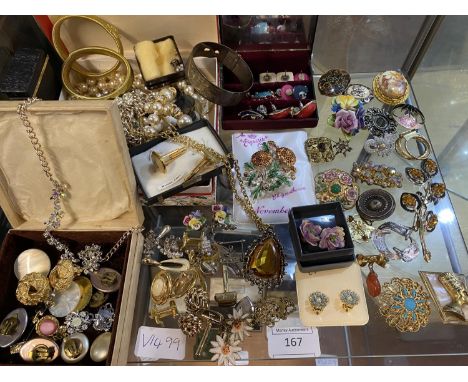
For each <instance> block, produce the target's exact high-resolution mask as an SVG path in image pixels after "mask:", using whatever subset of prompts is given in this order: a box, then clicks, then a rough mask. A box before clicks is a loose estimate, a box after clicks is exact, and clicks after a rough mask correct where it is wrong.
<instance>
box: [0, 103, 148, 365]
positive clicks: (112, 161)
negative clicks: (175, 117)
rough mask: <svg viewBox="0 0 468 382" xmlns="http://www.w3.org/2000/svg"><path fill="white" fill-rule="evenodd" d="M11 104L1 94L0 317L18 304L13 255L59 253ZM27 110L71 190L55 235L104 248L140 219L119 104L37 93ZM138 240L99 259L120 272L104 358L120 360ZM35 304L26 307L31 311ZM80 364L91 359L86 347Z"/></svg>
mask: <svg viewBox="0 0 468 382" xmlns="http://www.w3.org/2000/svg"><path fill="white" fill-rule="evenodd" d="M17 106H18V102H10V101H8V102H0V206H1V208H2V209H3V211H4V212H5V214H6V216H7V218H8V220H9V222H10V224H11V226H12V227H13V229H11V230H10V231H9V232H8V234H7V236H6V238H5V240H4V242H3V245H2V248H1V251H0V269H2V272H3V273H2V277H1V280H0V317H1V319H3V317H5V316H6V315H7V313H8V312H10V311H12V310H13V309H15V308H19V307H22V305H21V304H20V303H19V302H18V301H17V300H16V297H15V290H16V287H17V284H18V280H17V278H16V276H15V274H14V272H13V264H14V262H15V259H16V257H17V256H18V255H19V254H20V253H21V252H22V251H24V250H26V249H30V248H38V249H41V250H43V251H45V252H46V253H47V254H48V255H49V257H50V259H51V263H52V266H54V265H55V264H56V263H57V261H58V259H59V257H60V253H59V252H58V251H57V250H56V249H55V247H52V246H50V245H48V244H47V243H46V241H45V239H44V237H43V235H42V234H43V229H44V222H45V221H47V219H48V217H49V215H50V213H51V212H52V210H53V205H52V201H51V200H50V196H51V183H50V182H49V180H48V179H47V178H46V176H45V175H44V173H43V172H42V168H41V164H40V162H39V159H38V157H37V155H36V152H35V151H34V149H33V147H32V144H31V142H30V140H29V138H28V135H27V133H26V128H25V127H24V126H23V124H22V122H21V121H20V119H19V116H18V114H17V112H16V108H17ZM28 116H29V119H30V122H31V124H32V126H33V128H34V129H35V131H36V134H37V137H38V139H39V141H40V143H41V144H42V147H43V150H44V153H45V156H46V158H47V160H48V162H49V165H50V167H51V169H52V173H53V176H54V177H55V178H56V179H58V180H59V181H60V182H62V183H66V184H68V185H69V186H70V188H69V192H70V197H69V198H66V199H64V203H63V207H64V211H65V216H64V218H63V220H62V226H61V227H60V230H59V231H57V232H55V235H56V236H57V237H58V238H60V239H62V240H63V241H64V242H66V243H67V244H68V245H69V247H70V250H71V251H72V252H74V253H77V252H78V251H80V250H82V249H84V246H85V245H90V244H93V243H95V244H98V245H101V247H102V250H103V252H104V253H107V251H108V250H109V249H110V248H112V246H113V245H114V244H115V243H116V242H117V241H118V239H119V238H120V237H121V236H122V234H123V233H124V232H125V231H127V230H128V229H130V228H131V227H136V226H141V225H142V223H143V219H144V218H143V212H142V209H141V206H140V204H139V201H138V197H137V192H136V181H135V177H134V173H133V169H132V165H131V162H130V156H129V153H128V149H127V145H126V142H125V137H124V134H123V130H122V126H121V121H120V116H119V111H118V109H117V105H116V104H114V103H113V102H112V101H92V102H90V101H67V102H61V101H40V102H36V103H34V104H33V105H32V106H30V108H29V112H28ZM142 247H143V236H142V235H141V234H135V233H134V234H132V235H131V237H129V238H128V239H127V240H126V241H125V242H124V244H123V245H122V246H120V248H119V249H118V250H117V252H116V253H115V254H114V255H113V256H112V257H111V259H110V260H109V261H108V262H105V263H103V264H102V266H103V267H109V268H112V269H115V270H117V271H118V272H119V273H120V274H121V276H122V279H121V280H122V281H121V284H120V288H119V290H118V291H117V292H115V293H111V294H109V299H108V302H110V303H112V305H113V307H114V309H115V321H114V323H113V327H112V329H111V333H112V336H111V346H110V351H109V355H108V357H107V360H105V361H104V362H102V364H104V363H105V364H108V365H110V364H119V362H118V358H119V353H120V349H121V341H122V338H123V336H124V329H125V327H126V326H128V325H126V316H125V314H124V313H122V312H126V311H127V304H129V303H130V302H131V301H134V300H135V296H136V288H132V287H131V276H132V275H133V274H138V272H139V265H140V261H141V253H142ZM135 268H137V270H135ZM34 308H35V307H26V309H27V311H28V315H29V317H30V318H32V316H33V314H34V312H35V310H34ZM86 310H92V309H88V308H86ZM93 312H94V310H93ZM61 323H62V322H61ZM28 330H29V329H28ZM26 333H28V332H26ZM86 334H87V335H88V336H89V340H90V343H92V341H93V340H94V338H95V337H96V336H97V334H96V332H95V331H94V332H93V333H91V332H90V333H89V334H88V333H86ZM34 336H35V333H34ZM0 359H1V360H2V363H6V364H22V363H24V362H23V361H22V359H21V358H20V357H19V356H18V355H10V354H9V349H8V348H0ZM55 364H63V361H61V359H60V357H58V358H57V359H56V360H55V361H53V363H52V365H55ZM79 364H84V365H91V364H93V365H95V364H96V363H94V362H92V361H91V359H90V358H89V355H87V356H86V357H85V358H84V359H83V360H82V361H80V362H79V363H78V365H79Z"/></svg>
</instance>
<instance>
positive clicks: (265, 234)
mask: <svg viewBox="0 0 468 382" xmlns="http://www.w3.org/2000/svg"><path fill="white" fill-rule="evenodd" d="M159 136H160V137H161V138H165V139H168V140H172V141H173V142H176V143H180V144H182V145H184V146H186V147H188V148H191V149H194V150H197V151H198V152H201V153H202V154H203V155H204V156H205V157H206V159H207V160H209V161H210V162H211V163H222V164H223V166H224V171H225V173H226V176H227V178H228V180H229V185H230V186H231V189H232V192H233V194H234V197H235V198H236V200H237V201H238V202H239V204H240V206H241V207H242V209H243V210H244V211H245V212H246V213H247V215H249V217H250V218H251V219H252V221H253V222H254V223H255V225H256V227H257V229H258V230H259V231H260V232H261V233H262V236H261V237H260V238H259V239H257V240H255V241H254V242H253V243H252V244H251V245H250V246H249V248H248V249H247V252H246V255H245V258H244V278H245V279H246V280H248V281H250V282H251V283H252V284H255V285H258V287H259V288H260V289H263V288H272V287H277V286H279V285H280V284H281V282H282V281H283V276H284V268H285V266H286V262H285V260H284V252H283V246H282V245H281V243H280V242H279V240H278V238H277V237H276V234H275V232H274V230H273V228H272V226H270V225H269V224H265V223H264V222H263V221H262V219H261V218H260V216H258V215H257V213H256V212H255V209H254V208H253V206H252V203H251V202H250V199H249V197H248V195H247V191H246V188H245V185H244V182H243V179H242V176H241V172H240V168H239V163H238V162H237V160H236V159H235V158H234V157H233V156H232V154H228V155H226V156H223V155H221V154H219V153H217V152H216V151H215V150H213V149H212V148H210V147H207V146H205V145H204V144H201V143H198V142H197V141H195V140H193V139H192V138H190V137H187V136H183V135H180V134H179V132H178V131H177V130H176V129H175V127H173V126H169V127H168V128H167V129H166V130H164V131H163V132H161V133H160V134H159ZM232 170H234V172H235V174H236V177H237V180H238V182H239V186H240V189H241V192H242V195H241V194H239V192H238V190H237V188H236V180H235V178H234V175H233V171H232Z"/></svg>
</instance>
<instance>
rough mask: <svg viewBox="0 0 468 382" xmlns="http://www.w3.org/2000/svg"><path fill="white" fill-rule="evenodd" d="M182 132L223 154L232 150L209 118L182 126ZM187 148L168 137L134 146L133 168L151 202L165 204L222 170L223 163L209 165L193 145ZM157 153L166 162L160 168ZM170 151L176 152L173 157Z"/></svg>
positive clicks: (161, 160)
mask: <svg viewBox="0 0 468 382" xmlns="http://www.w3.org/2000/svg"><path fill="white" fill-rule="evenodd" d="M178 132H179V134H180V135H184V136H188V137H190V138H192V139H193V140H195V141H196V142H198V143H202V144H204V145H205V146H207V147H209V148H210V149H213V150H215V151H216V152H217V153H219V154H220V155H222V156H225V155H227V154H228V152H229V151H228V149H227V148H226V146H225V145H224V143H223V142H222V140H221V138H220V137H219V135H218V133H217V132H216V131H215V130H214V129H213V126H211V124H210V122H208V121H207V120H206V119H201V120H199V121H196V122H194V123H192V124H191V125H188V126H185V127H183V128H180V129H178ZM183 147H184V146H182V145H181V144H178V143H175V142H169V141H167V140H166V139H164V138H157V139H153V140H151V141H149V142H146V143H144V144H142V145H139V146H136V147H133V148H130V156H131V160H132V165H133V170H134V172H135V175H136V179H137V182H138V185H139V186H140V189H141V191H142V192H143V195H144V197H145V199H146V202H147V203H148V204H149V205H151V204H154V203H161V202H162V201H163V200H164V199H165V198H167V197H169V196H172V195H175V194H178V193H180V192H183V191H185V190H186V189H188V188H190V187H194V186H198V185H201V184H204V183H206V182H207V181H209V180H210V179H211V178H213V177H215V176H217V175H219V174H220V173H221V172H222V170H223V163H216V165H214V164H209V163H208V162H207V161H206V159H205V160H204V155H203V154H202V153H200V152H198V151H197V150H194V149H190V148H189V149H187V150H186V151H185V152H181V151H180V149H181V148H183ZM153 153H156V154H157V155H158V158H159V159H160V161H159V163H160V162H163V163H164V164H162V165H161V166H159V167H156V166H155V164H154V161H153V160H152V155H153ZM167 154H171V155H173V154H175V155H173V157H172V158H171V156H170V155H167ZM161 167H163V168H161ZM164 170H165V171H164Z"/></svg>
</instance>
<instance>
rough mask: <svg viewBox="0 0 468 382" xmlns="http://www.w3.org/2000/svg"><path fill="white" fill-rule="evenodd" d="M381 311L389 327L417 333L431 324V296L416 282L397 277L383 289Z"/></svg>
mask: <svg viewBox="0 0 468 382" xmlns="http://www.w3.org/2000/svg"><path fill="white" fill-rule="evenodd" d="M379 310H380V313H381V314H382V315H383V316H384V317H385V320H386V321H387V324H388V325H389V326H391V327H394V328H396V329H398V330H399V331H400V332H417V331H419V329H421V328H423V327H425V326H426V325H427V324H428V322H429V315H430V314H431V308H430V306H429V295H428V294H427V293H426V292H425V291H424V288H423V287H422V286H421V285H420V284H418V283H417V282H416V281H413V280H411V279H406V278H397V277H395V278H393V279H392V280H391V281H390V282H389V283H385V284H384V286H383V288H382V294H381V297H380V309H379Z"/></svg>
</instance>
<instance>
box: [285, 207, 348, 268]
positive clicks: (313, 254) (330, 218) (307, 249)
mask: <svg viewBox="0 0 468 382" xmlns="http://www.w3.org/2000/svg"><path fill="white" fill-rule="evenodd" d="M305 219H306V220H310V221H311V222H313V223H314V224H317V225H320V226H321V227H322V228H331V227H334V226H339V227H342V228H343V229H344V232H345V246H344V248H340V249H335V250H326V249H321V248H319V246H316V247H314V246H312V245H310V244H308V243H307V242H305V241H304V240H303V239H302V235H301V231H300V226H301V223H302V221H303V220H305ZM289 231H290V234H291V238H292V244H293V247H294V252H295V254H296V260H297V264H298V266H299V269H300V270H301V271H303V272H311V271H318V270H326V269H333V268H341V267H346V266H348V265H349V262H352V261H354V259H355V256H354V244H353V241H352V239H351V233H350V232H349V228H348V224H347V223H346V218H345V215H344V213H343V209H342V207H341V204H340V203H339V202H334V203H327V204H314V205H310V206H301V207H293V208H291V209H290V210H289Z"/></svg>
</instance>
